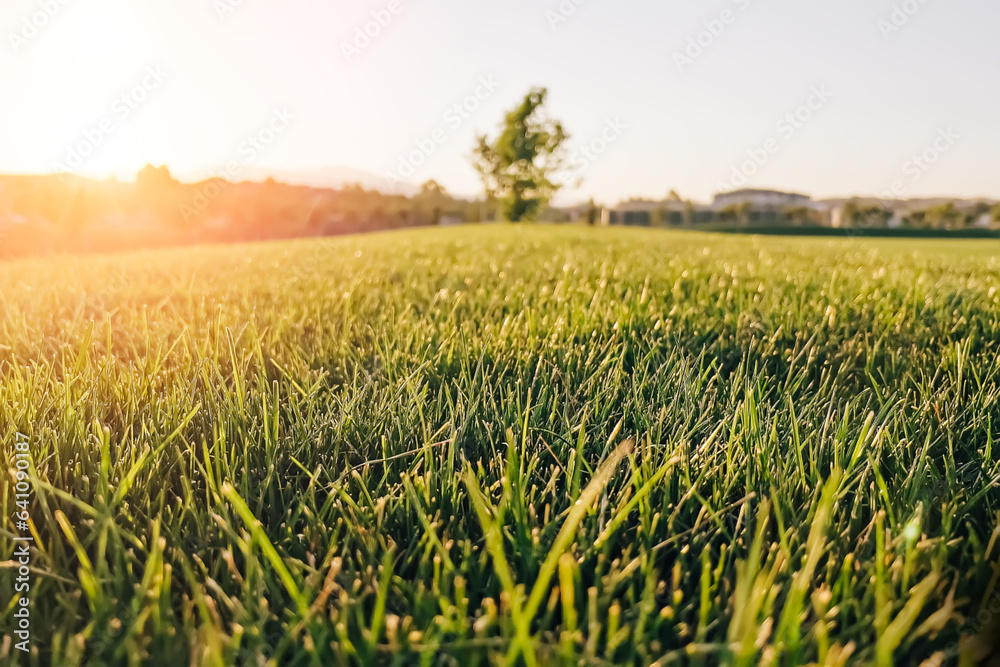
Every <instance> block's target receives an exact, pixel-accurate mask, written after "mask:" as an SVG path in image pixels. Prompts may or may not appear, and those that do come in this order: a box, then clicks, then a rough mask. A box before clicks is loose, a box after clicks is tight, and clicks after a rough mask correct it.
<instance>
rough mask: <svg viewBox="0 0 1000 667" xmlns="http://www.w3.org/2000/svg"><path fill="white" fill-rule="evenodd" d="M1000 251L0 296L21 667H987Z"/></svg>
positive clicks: (19, 278) (592, 236)
mask: <svg viewBox="0 0 1000 667" xmlns="http://www.w3.org/2000/svg"><path fill="white" fill-rule="evenodd" d="M998 251H1000V246H997V245H996V244H994V243H992V242H984V241H970V242H940V241H931V242H923V241H919V242H915V241H870V240H864V241H862V240H854V241H851V240H826V239H812V240H783V239H754V238H730V237H709V236H701V235H695V234H679V233H674V234H672V233H665V232H643V231H637V230H573V229H551V228H542V229H517V228H509V227H490V228H483V229H478V228H465V229H456V230H444V231H417V232H406V233H397V234H390V235H373V236H367V237H361V238H343V239H336V240H331V241H323V242H315V241H314V242H297V243H287V244H272V245H255V246H245V247H219V248H204V249H200V250H194V251H192V250H176V251H169V252H163V253H149V254H141V255H131V256H121V257H110V258H93V257H91V258H77V259H59V260H39V261H22V262H16V263H10V264H2V265H0V442H2V445H0V446H2V450H3V454H4V457H5V463H6V464H7V469H9V470H12V471H13V470H14V443H15V441H16V439H17V436H16V434H17V433H20V434H23V435H24V436H26V438H27V441H28V443H29V445H30V448H31V454H32V457H33V467H32V469H31V471H30V474H31V483H32V486H33V493H34V495H33V501H32V504H31V508H30V512H31V517H32V534H33V535H34V537H35V540H36V542H35V544H36V547H37V552H36V553H35V554H34V563H33V572H32V588H31V594H30V597H31V600H32V608H31V609H32V624H33V625H32V631H33V638H32V643H33V652H32V653H31V654H30V655H25V654H22V653H21V652H19V651H17V650H15V649H14V647H13V645H12V643H11V642H10V641H6V643H4V644H2V646H0V661H4V662H6V663H9V664H19V665H26V664H48V663H50V662H51V663H53V664H59V665H78V664H84V663H86V664H164V665H166V664H171V665H174V664H178V665H179V664H188V663H190V664H204V665H229V664H246V665H259V664H265V663H268V661H270V663H269V664H280V665H327V664H392V665H404V664H418V663H419V664H461V665H476V664H491V663H494V662H503V661H504V660H507V661H511V662H514V663H515V664H516V663H523V664H528V665H534V664H560V663H564V664H577V663H581V662H582V663H593V664H650V663H653V662H654V661H658V663H659V664H661V665H666V664H692V665H709V664H719V663H724V664H737V665H750V664H757V663H768V664H781V665H793V664H803V663H810V662H812V663H818V664H823V665H843V664H848V663H850V664H854V663H858V662H860V663H871V664H878V665H890V664H920V663H921V662H922V661H923V660H925V659H929V662H928V663H926V664H929V665H933V664H957V663H959V661H961V663H962V664H976V662H977V661H980V660H982V659H983V656H984V655H985V653H986V652H987V651H988V647H987V646H985V642H979V643H977V642H976V641H975V640H974V639H973V638H974V637H975V636H976V635H980V636H984V637H985V636H989V635H990V632H991V630H990V626H991V624H992V623H994V622H995V619H994V616H995V615H996V613H997V611H1000V597H998V595H1000V593H998V591H997V581H996V580H997V574H996V572H997V571H998V570H996V569H995V566H996V563H997V561H998V554H1000V545H998V544H997V537H998V535H1000V489H998V488H997V483H998V481H1000V455H998V454H997V453H996V452H995V451H994V440H995V439H996V436H997V434H998V433H1000V402H998V399H1000V361H998V354H997V352H998V347H1000V259H998V254H1000V252H998ZM13 479H14V478H13V473H12V474H11V475H6V476H4V479H3V481H2V482H0V486H2V503H3V507H2V513H3V518H2V519H0V526H2V534H3V536H4V540H2V541H0V561H8V560H9V559H11V557H12V554H13V549H14V546H13V543H12V542H11V541H10V540H9V539H8V538H10V537H12V536H13V535H14V534H17V533H19V531H17V530H16V527H15V525H14V519H13V516H14V512H15V511H17V508H16V507H15V504H14V498H15V496H14V486H13ZM10 566H11V564H10V563H8V564H7V568H8V569H7V571H6V572H4V573H3V574H4V576H2V577H0V593H2V595H0V604H2V605H4V608H3V625H4V627H5V628H10V627H12V626H13V625H14V618H13V609H14V607H13V603H12V604H11V605H9V606H8V601H10V600H12V599H14V598H13V595H14V590H13V576H7V575H8V574H11V573H13V572H14V570H13V569H10ZM963 638H964V639H963ZM960 640H961V641H960Z"/></svg>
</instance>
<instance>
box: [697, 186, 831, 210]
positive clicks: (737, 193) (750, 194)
mask: <svg viewBox="0 0 1000 667" xmlns="http://www.w3.org/2000/svg"><path fill="white" fill-rule="evenodd" d="M741 204H749V205H750V206H751V207H753V208H758V209H778V208H789V207H794V206H811V205H812V197H809V196H807V195H800V194H796V193H794V192H779V191H777V190H733V191H732V192H721V193H719V194H717V195H715V200H714V201H713V202H712V207H713V208H715V209H722V208H726V207H727V206H739V205H741Z"/></svg>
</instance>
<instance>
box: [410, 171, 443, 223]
mask: <svg viewBox="0 0 1000 667" xmlns="http://www.w3.org/2000/svg"><path fill="white" fill-rule="evenodd" d="M450 199H451V198H450V197H449V196H448V193H447V192H445V189H444V187H443V186H442V185H441V184H440V183H438V182H437V181H435V180H430V181H427V182H426V183H424V184H423V185H421V186H420V192H419V193H417V194H416V195H415V196H414V200H415V201H416V203H417V208H418V209H419V210H420V212H421V213H423V214H424V215H426V216H427V218H428V220H430V222H431V224H434V225H440V224H441V214H442V212H443V209H444V207H445V206H447V205H448V202H449V200H450Z"/></svg>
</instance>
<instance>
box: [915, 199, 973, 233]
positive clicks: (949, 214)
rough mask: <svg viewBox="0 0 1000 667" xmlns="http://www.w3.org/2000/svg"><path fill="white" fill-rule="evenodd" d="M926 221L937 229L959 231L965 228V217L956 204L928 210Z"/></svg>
mask: <svg viewBox="0 0 1000 667" xmlns="http://www.w3.org/2000/svg"><path fill="white" fill-rule="evenodd" d="M925 219H926V220H927V222H928V223H929V224H930V225H931V226H932V227H934V228H935V229H959V228H961V227H964V226H965V215H964V214H963V213H962V212H961V211H959V210H958V208H957V207H956V206H955V203H954V202H947V203H945V204H939V205H938V206H934V207H931V208H929V209H927V211H926V213H925Z"/></svg>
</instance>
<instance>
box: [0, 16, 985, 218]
mask: <svg viewBox="0 0 1000 667" xmlns="http://www.w3.org/2000/svg"><path fill="white" fill-rule="evenodd" d="M53 8H54V9H53ZM971 8H975V11H968V10H969V9H971ZM908 9H912V10H913V11H911V12H908V11H906V10H908ZM39 12H41V14H40V13H39ZM637 13H638V14H637ZM42 14H44V18H43V17H42ZM637 15H638V16H641V17H642V20H641V21H637V20H635V17H636V16H637ZM991 17H992V18H1000V7H997V6H994V5H990V4H988V3H986V2H985V0H975V1H972V2H968V3H965V5H963V7H962V8H961V9H959V8H956V7H955V6H954V5H945V4H944V3H934V2H930V1H929V0H923V1H922V2H921V1H919V0H905V1H904V2H900V1H898V0H895V1H890V2H884V1H883V0H879V1H878V2H876V3H864V2H862V1H861V0H850V1H849V2H845V3H841V4H839V5H837V6H835V7H834V6H829V7H802V6H799V5H796V4H795V3H793V2H792V1H791V0H772V1H771V2H768V3H763V2H759V1H758V0H723V1H722V2H717V3H713V5H712V6H711V7H704V6H703V5H702V4H701V3H696V2H693V1H687V2H682V3H679V5H678V6H676V7H672V8H663V7H656V8H651V7H649V6H647V5H646V4H645V3H639V2H637V1H632V2H626V3H625V4H618V5H615V6H611V5H609V4H607V3H600V2H597V0H590V1H585V2H579V3H577V2H574V1H573V0H564V1H563V2H556V1H553V2H545V3H542V4H540V5H535V4H533V3H528V2H525V1H524V0H518V1H517V2H515V3H514V5H513V6H505V7H504V8H492V7H467V6H465V5H462V4H460V3H458V2H457V0H447V1H445V2H442V3H439V4H437V5H434V6H431V5H428V4H419V3H417V4H411V3H409V2H407V0H385V1H378V2H365V3H362V4H360V5H358V6H356V7H352V8H344V9H339V8H331V7H327V6H323V5H322V4H321V3H319V2H316V1H314V0H302V1H301V2H298V3H295V4H293V5H291V6H286V7H283V8H281V9H277V8H274V7H270V6H267V5H264V4H262V3H246V2H242V3H236V2H232V1H231V0H215V1H214V2H209V1H207V0H206V1H204V2H196V1H194V0H182V1H180V2H176V3H172V4H170V5H166V4H165V3H164V4H157V5H153V6H142V7H139V6H133V5H130V4H128V3H126V2H124V0H94V2H91V3H88V4H86V5H84V4H82V3H68V2H67V3H65V4H63V3H62V2H59V1H58V0H52V1H51V2H39V1H38V0H34V1H32V2H24V1H21V0H18V1H16V2H13V3H10V4H9V5H8V6H7V7H5V8H4V9H3V10H0V29H3V31H4V36H5V42H6V44H5V46H4V47H3V48H2V49H0V65H2V68H0V86H2V87H3V89H4V90H6V91H8V95H9V99H11V100H13V102H12V103H11V104H10V105H9V106H8V107H6V108H5V109H4V110H3V111H2V112H0V114H2V116H0V118H3V119H4V120H5V121H6V122H5V123H4V125H5V127H6V128H7V132H5V133H3V134H0V172H3V173H25V174H45V173H53V172H56V171H59V170H60V167H62V168H65V170H66V171H70V172H72V173H76V174H78V175H82V176H88V177H94V178H99V179H100V178H105V177H108V176H112V175H114V176H117V177H118V178H119V179H121V180H128V179H129V177H134V174H135V172H136V171H137V170H138V169H139V168H141V167H142V166H143V165H145V164H156V165H166V166H167V167H168V168H169V169H170V170H171V172H172V173H173V174H175V176H177V177H178V178H180V179H182V180H186V181H191V180H201V179H203V178H205V177H207V176H210V175H216V174H218V173H219V171H220V170H221V169H224V168H225V165H226V164H230V163H233V162H234V161H235V162H237V163H238V164H239V166H240V168H241V170H247V171H250V172H252V173H254V174H267V173H270V174H274V175H275V178H276V179H277V180H282V178H281V176H282V175H284V176H285V177H286V179H285V180H287V177H288V176H289V175H292V176H293V177H294V175H296V174H300V175H303V178H305V176H306V175H309V174H312V175H313V176H316V175H317V174H322V173H323V172H329V171H353V172H356V173H357V174H359V175H363V176H364V177H365V179H367V180H368V181H369V183H366V184H365V185H366V187H370V186H372V185H373V184H375V183H377V182H379V181H381V182H383V183H384V184H385V185H386V186H388V185H389V184H390V183H391V181H392V179H390V178H388V177H387V174H390V173H394V174H396V175H400V174H403V173H407V172H408V171H412V174H411V175H410V176H408V177H405V178H400V179H399V180H400V181H401V182H402V183H403V187H401V188H400V190H401V191H405V190H406V189H407V188H416V187H418V186H419V184H420V183H422V182H424V181H426V180H430V179H434V180H436V181H438V182H440V183H441V184H442V185H443V186H445V187H446V188H447V189H448V191H449V192H452V193H454V194H455V195H457V196H462V197H473V196H476V194H475V193H477V192H479V190H480V188H479V185H478V178H477V177H476V174H475V172H474V170H473V169H472V167H471V166H470V164H469V163H468V159H467V157H468V154H469V153H470V152H471V149H472V144H473V137H474V135H475V134H476V133H481V132H493V131H494V130H495V128H496V127H497V125H498V124H499V122H500V121H501V119H502V117H503V114H504V113H505V111H506V110H508V109H509V108H511V107H512V106H513V105H514V104H516V102H517V101H518V100H519V98H520V97H521V96H523V93H524V92H525V91H526V90H527V89H528V88H529V87H530V86H532V85H545V86H547V87H548V88H549V90H550V94H551V107H550V113H551V115H552V116H553V117H554V118H557V119H559V120H561V121H563V122H564V123H565V125H566V127H567V129H568V131H569V133H570V135H571V139H570V141H569V143H568V150H569V158H570V163H571V164H574V165H575V166H576V168H577V169H576V171H575V172H574V174H573V176H572V177H571V178H567V182H568V183H570V187H567V188H566V189H565V190H564V191H563V192H562V193H560V195H559V197H558V198H557V200H556V204H557V205H568V204H572V203H577V202H582V201H586V200H587V199H589V198H591V197H593V198H594V199H595V200H599V201H603V202H607V203H611V202H614V201H626V200H628V199H634V198H644V199H654V200H655V199H663V198H665V197H666V196H667V193H668V192H669V191H670V190H676V191H677V192H679V193H680V194H681V196H683V197H684V198H688V199H692V200H696V201H706V200H710V199H711V197H712V195H713V194H715V193H718V192H720V191H725V190H734V189H741V188H744V187H745V188H763V189H777V190H782V191H793V192H805V193H808V194H810V195H811V196H813V197H814V198H815V199H817V200H824V199H842V198H850V197H852V196H857V197H874V198H880V199H886V198H887V197H886V196H885V195H886V194H887V193H896V192H897V190H898V196H896V197H893V198H896V199H900V198H902V199H928V198H934V199H990V200H995V199H998V198H1000V188H998V187H997V185H996V184H995V182H994V179H992V178H991V175H990V174H991V172H990V171H989V165H990V160H991V156H992V154H994V153H995V152H996V151H995V149H996V148H997V147H998V146H1000V128H997V127H996V126H995V123H994V122H993V115H994V114H993V111H994V110H995V108H996V106H997V103H998V102H1000V98H998V93H996V92H995V91H993V90H991V89H990V87H989V86H985V85H983V83H982V81H980V80H979V79H978V78H977V76H976V75H977V72H981V71H984V70H988V69H989V67H990V66H991V65H1000V53H998V50H997V49H995V48H990V46H989V45H990V41H989V35H988V32H987V31H988V28H989V26H991V25H992V24H993V23H994V21H992V20H990V18H991ZM366 30H367V31H368V34H366V33H365V31H366ZM185 36H193V37H194V38H193V39H191V38H184V37H185ZM515 43H516V44H529V45H531V44H535V45H537V48H534V49H528V50H523V49H511V48H510V45H511V44H515ZM402 62H407V63H410V64H412V65H414V66H412V67H407V68H406V70H405V74H404V72H403V71H402V70H401V69H400V68H399V65H400V63H402ZM42 81H44V82H45V84H44V85H43V84H41V83H40V82H42ZM928 91H930V92H928ZM255 138H256V139H257V141H256V142H255V141H253V140H254V139H255ZM263 139H267V141H264V140H263ZM943 139H944V140H943ZM88 144H91V145H92V148H91V149H89V153H88V155H85V156H82V155H79V153H82V152H83V151H82V150H81V151H76V152H77V153H78V157H79V158H80V159H79V160H77V161H75V162H78V164H77V166H71V164H70V163H71V162H74V160H72V159H71V156H72V154H73V153H74V149H75V148H78V147H81V146H87V145H88ZM588 144H590V145H591V147H592V150H590V152H589V153H587V152H585V150H584V149H585V147H586V146H587V145H588ZM598 149H600V150H598ZM421 155H422V157H421ZM237 176H238V175H237ZM578 176H579V177H582V178H583V183H582V186H580V187H575V184H576V178H577V177H578ZM237 180H240V179H239V178H237ZM894 185H899V186H900V187H899V188H894ZM721 186H733V187H729V188H724V187H721ZM384 189H388V187H386V188H384Z"/></svg>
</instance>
